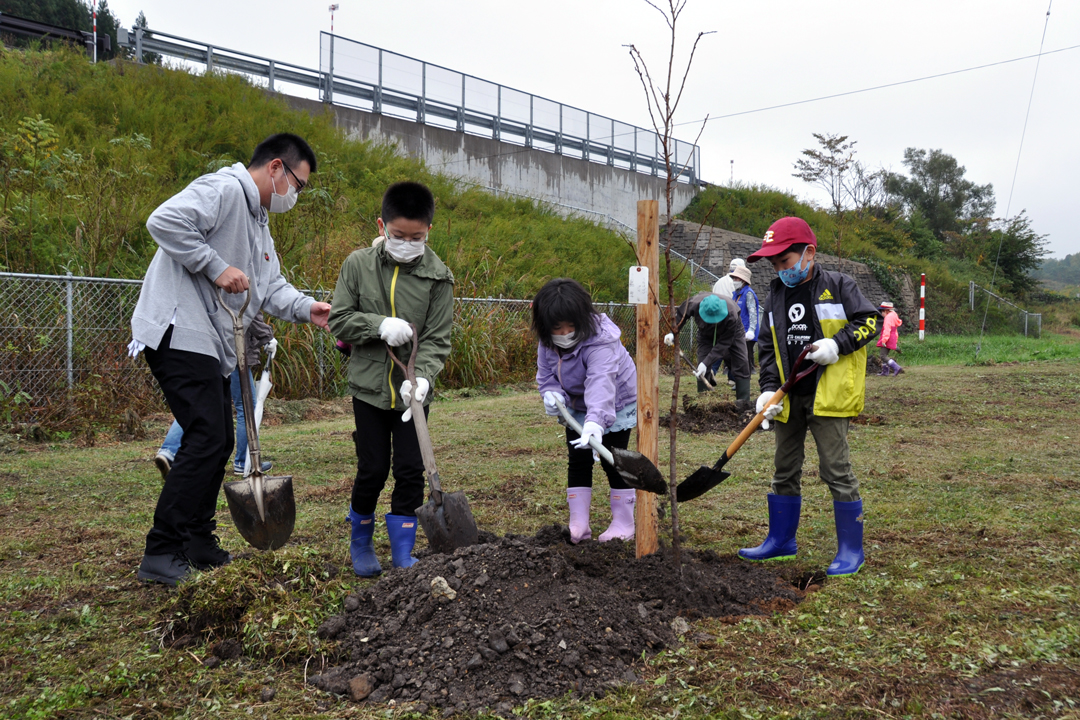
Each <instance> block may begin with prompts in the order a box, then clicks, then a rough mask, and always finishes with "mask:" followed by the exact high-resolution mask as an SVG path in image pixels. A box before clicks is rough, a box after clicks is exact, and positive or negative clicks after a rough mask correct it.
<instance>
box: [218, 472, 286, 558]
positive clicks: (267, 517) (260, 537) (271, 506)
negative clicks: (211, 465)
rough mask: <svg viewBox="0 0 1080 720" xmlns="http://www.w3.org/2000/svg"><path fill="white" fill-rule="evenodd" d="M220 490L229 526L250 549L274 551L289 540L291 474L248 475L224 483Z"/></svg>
mask: <svg viewBox="0 0 1080 720" xmlns="http://www.w3.org/2000/svg"><path fill="white" fill-rule="evenodd" d="M258 480H261V481H262V482H261V485H262V487H261V488H260V487H258V484H259V483H258ZM222 487H223V488H224V490H225V499H226V500H227V501H228V503H229V514H230V515H232V519H233V523H234V524H235V525H236V529H237V530H239V531H240V535H241V536H243V538H244V539H245V540H247V541H248V543H249V544H250V545H251V546H252V547H255V548H258V549H259V550H277V549H278V548H279V547H282V546H283V545H284V544H285V543H286V542H288V541H289V537H290V536H291V535H292V531H293V526H294V525H295V524H296V501H295V499H294V498H293V486H292V475H277V476H266V475H262V474H261V473H260V474H259V475H258V476H256V474H255V473H252V474H251V475H250V476H249V477H246V478H244V479H243V480H234V481H231V482H227V483H225V484H224V485H223V486H222ZM260 490H261V491H262V492H261V493H260V492H259V491H260ZM260 505H261V506H262V507H261V508H260ZM260 510H261V512H260Z"/></svg>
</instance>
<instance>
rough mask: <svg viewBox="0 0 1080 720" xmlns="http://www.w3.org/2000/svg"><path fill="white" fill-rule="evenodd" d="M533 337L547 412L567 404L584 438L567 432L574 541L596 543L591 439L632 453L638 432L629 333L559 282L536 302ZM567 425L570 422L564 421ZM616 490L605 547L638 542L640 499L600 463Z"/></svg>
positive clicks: (581, 292) (568, 283)
mask: <svg viewBox="0 0 1080 720" xmlns="http://www.w3.org/2000/svg"><path fill="white" fill-rule="evenodd" d="M532 311H533V324H532V327H533V332H535V333H536V338H537V340H539V345H538V347H537V353H536V384H537V386H539V389H540V395H541V397H542V398H543V400H544V412H546V413H547V414H548V415H552V416H555V417H559V410H558V407H557V405H556V403H555V401H556V399H558V400H561V401H562V403H563V404H564V405H566V408H567V409H568V410H569V411H570V413H571V414H572V415H573V416H574V418H575V419H576V420H577V421H578V422H579V423H580V424H581V426H582V427H581V430H582V433H581V435H578V433H576V432H574V431H573V430H571V429H570V428H569V427H567V428H566V451H567V457H568V465H567V471H566V478H567V483H566V484H567V489H566V500H567V503H568V504H569V506H570V541H571V542H573V543H575V544H576V543H579V542H581V541H582V540H588V539H590V538H592V529H591V528H590V527H589V504H590V502H591V501H592V466H593V462H594V461H595V460H596V456H595V455H594V454H593V452H592V449H591V448H590V447H589V438H590V437H595V438H599V439H600V440H601V442H602V443H603V444H604V446H605V447H608V448H621V449H624V450H625V449H626V446H627V444H628V443H629V442H630V430H631V429H632V428H634V427H635V426H636V425H637V369H636V368H635V367H634V361H633V360H632V359H631V357H630V353H628V352H626V348H624V347H623V345H622V342H621V341H620V340H619V336H620V335H621V331H620V330H619V328H618V326H617V325H616V324H615V323H613V322H612V321H611V320H610V319H609V318H608V316H607V315H605V314H603V313H596V312H594V310H593V305H592V298H591V297H590V296H589V293H588V292H587V291H586V290H585V288H583V287H582V286H581V285H580V284H579V283H578V282H577V281H575V280H571V279H569V278H556V279H554V280H551V281H550V282H548V283H547V284H546V285H544V287H543V288H541V289H540V292H538V293H537V294H536V297H535V298H533V302H532ZM559 422H562V420H561V419H560V421H559ZM600 466H601V467H602V468H603V469H604V472H605V473H606V474H607V477H608V484H609V485H610V486H611V525H610V526H608V529H607V530H605V531H604V532H603V533H601V534H600V542H607V541H608V540H611V539H613V538H619V539H621V540H629V539H631V538H633V537H634V499H635V492H634V490H632V489H631V488H629V487H628V486H627V484H626V483H625V482H623V480H622V478H620V477H619V473H618V472H616V470H615V468H614V467H612V466H611V465H608V464H607V463H606V462H604V461H603V460H600Z"/></svg>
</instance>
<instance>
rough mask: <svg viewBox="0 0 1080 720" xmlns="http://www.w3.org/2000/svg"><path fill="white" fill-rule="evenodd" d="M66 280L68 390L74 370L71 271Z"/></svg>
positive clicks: (73, 378) (73, 380)
mask: <svg viewBox="0 0 1080 720" xmlns="http://www.w3.org/2000/svg"><path fill="white" fill-rule="evenodd" d="M67 277H68V280H67V282H66V283H64V284H65V285H66V286H67V381H68V388H69V389H70V388H73V387H75V368H74V363H73V358H72V356H73V355H74V350H75V333H74V319H75V318H74V312H73V305H74V302H73V300H74V297H73V296H74V294H75V287H74V283H72V281H71V271H70V270H68V273H67Z"/></svg>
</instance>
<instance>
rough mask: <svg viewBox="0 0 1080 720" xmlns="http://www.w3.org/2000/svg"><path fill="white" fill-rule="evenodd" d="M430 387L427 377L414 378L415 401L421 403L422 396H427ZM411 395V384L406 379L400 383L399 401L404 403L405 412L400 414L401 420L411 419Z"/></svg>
mask: <svg viewBox="0 0 1080 720" xmlns="http://www.w3.org/2000/svg"><path fill="white" fill-rule="evenodd" d="M430 388H431V383H429V382H428V381H427V378H422V377H418V378H416V402H418V403H420V404H421V405H423V404H424V398H426V397H427V393H428V390H429V389H430ZM412 396H413V384H412V383H411V382H409V381H408V380H406V381H405V382H403V383H401V401H402V402H403V403H405V414H404V415H402V416H401V422H409V421H410V420H412Z"/></svg>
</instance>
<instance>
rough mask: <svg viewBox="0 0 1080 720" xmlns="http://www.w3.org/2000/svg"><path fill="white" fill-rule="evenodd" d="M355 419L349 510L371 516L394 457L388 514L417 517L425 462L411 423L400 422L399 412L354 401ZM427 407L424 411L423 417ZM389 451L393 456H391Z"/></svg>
mask: <svg viewBox="0 0 1080 720" xmlns="http://www.w3.org/2000/svg"><path fill="white" fill-rule="evenodd" d="M352 404H353V417H354V418H355V420H356V435H355V440H356V480H354V481H353V491H352V508H353V510H354V511H355V512H356V513H357V514H359V515H372V514H374V512H375V506H376V505H377V504H378V502H379V493H381V492H382V489H383V487H384V486H385V485H386V478H387V476H388V475H389V474H390V470H391V457H392V458H393V471H394V492H393V493H392V494H391V495H390V513H391V514H393V515H410V516H415V515H416V508H418V507H420V506H421V505H423V504H424V460H423V458H422V457H421V456H420V443H419V441H417V439H416V426H414V425H413V422H412V420H409V422H407V423H403V422H401V416H402V415H403V414H404V411H402V410H380V409H379V408H377V407H375V406H374V405H369V404H368V403H366V402H363V401H362V400H357V399H356V398H353V402H352ZM427 416H428V408H426V407H425V408H424V417H427ZM391 449H392V450H393V453H392V454H391Z"/></svg>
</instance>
